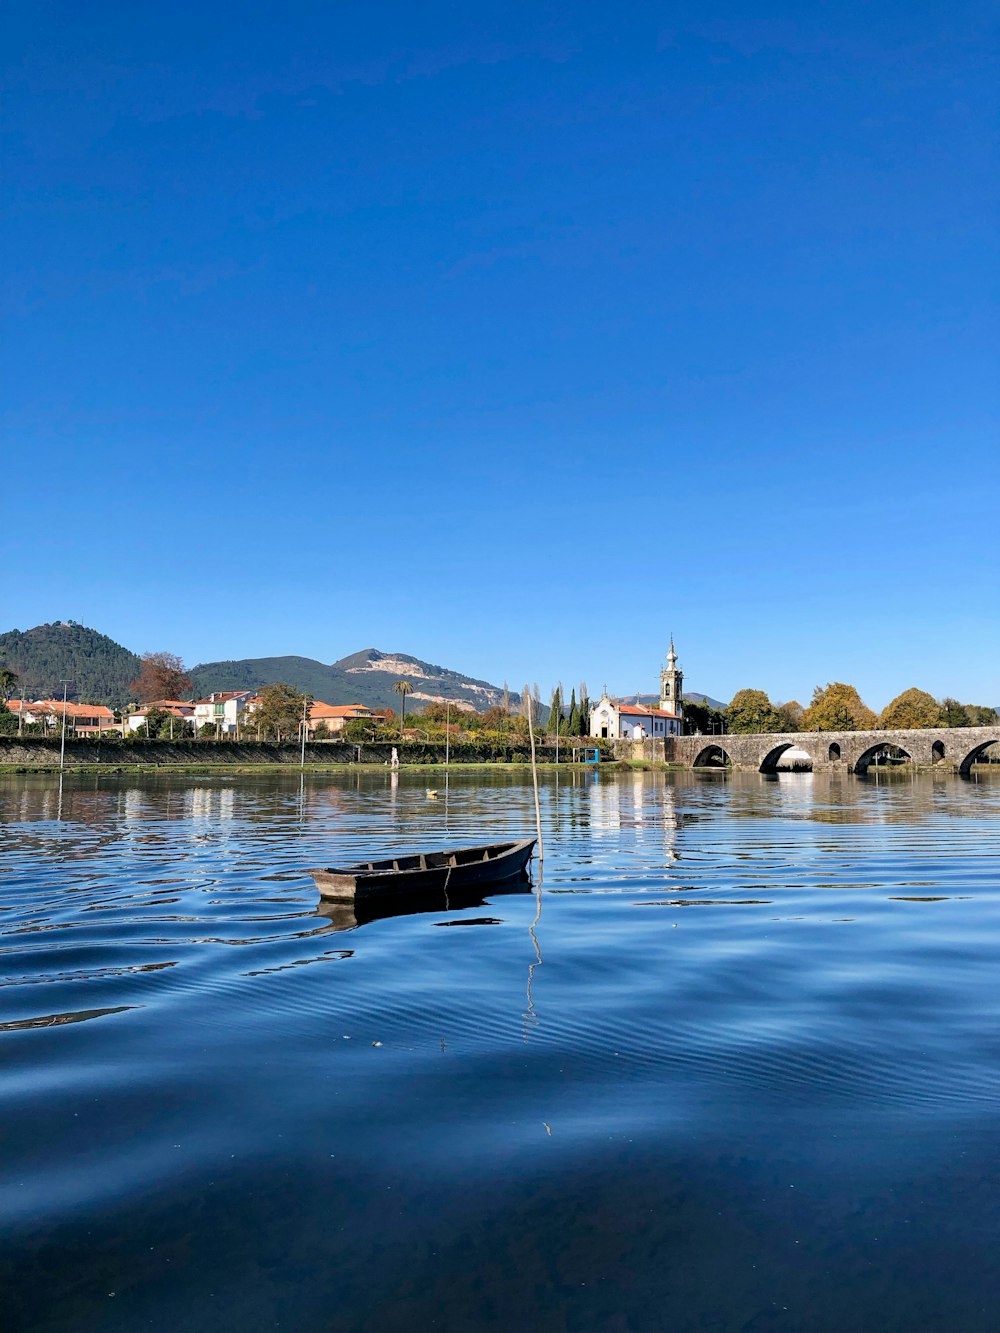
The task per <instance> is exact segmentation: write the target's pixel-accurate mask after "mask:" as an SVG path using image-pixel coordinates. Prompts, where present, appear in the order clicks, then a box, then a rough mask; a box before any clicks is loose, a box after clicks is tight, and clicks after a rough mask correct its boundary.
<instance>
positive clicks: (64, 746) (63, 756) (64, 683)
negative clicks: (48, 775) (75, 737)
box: [59, 680, 69, 770]
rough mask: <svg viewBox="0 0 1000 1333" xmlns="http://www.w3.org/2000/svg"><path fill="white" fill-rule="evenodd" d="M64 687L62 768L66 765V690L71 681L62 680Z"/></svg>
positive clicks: (60, 763)
mask: <svg viewBox="0 0 1000 1333" xmlns="http://www.w3.org/2000/svg"><path fill="white" fill-rule="evenodd" d="M62 687H63V720H62V741H61V742H60V745H59V768H60V770H62V769H63V768H65V766H66V691H67V690H68V689H69V681H68V680H64V681H62Z"/></svg>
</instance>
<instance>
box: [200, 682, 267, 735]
mask: <svg viewBox="0 0 1000 1333" xmlns="http://www.w3.org/2000/svg"><path fill="white" fill-rule="evenodd" d="M257 697H258V696H257V694H256V692H255V691H254V690H216V691H214V692H213V693H212V694H210V695H209V696H208V698H207V699H197V700H196V701H195V702H194V703H193V704H190V705H185V707H191V708H193V709H194V713H193V724H194V729H195V731H200V730H201V728H202V727H205V726H209V727H215V728H216V730H217V732H218V734H219V735H220V736H233V735H235V734H236V728H237V726H238V724H239V723H241V722H243V721H244V720H245V719H244V716H243V714H244V713H245V712H246V710H247V708H248V707H249V708H250V709H251V711H252V708H253V705H254V704H255V703H256V701H257Z"/></svg>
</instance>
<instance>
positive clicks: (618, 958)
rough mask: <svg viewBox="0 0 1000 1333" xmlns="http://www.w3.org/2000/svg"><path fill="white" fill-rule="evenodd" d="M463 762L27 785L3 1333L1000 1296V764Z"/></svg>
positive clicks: (938, 1301)
mask: <svg viewBox="0 0 1000 1333" xmlns="http://www.w3.org/2000/svg"><path fill="white" fill-rule="evenodd" d="M433 780H434V781H436V782H437V783H438V784H439V794H438V796H437V797H436V798H434V797H431V796H429V795H428V793H427V790H426V783H427V778H426V777H425V776H422V775H420V774H418V773H403V774H402V775H400V776H399V777H398V778H393V777H392V776H391V775H390V774H389V773H387V772H382V771H377V772H376V771H365V772H357V773H350V774H345V775H342V776H341V775H319V774H307V775H306V776H305V778H304V780H300V778H299V775H298V773H293V774H278V775H266V776H265V775H261V776H259V777H232V778H221V777H212V778H190V777H180V776H162V775H159V776H148V777H133V776H125V775H123V776H116V775H102V776H100V777H84V776H78V777H75V778H72V777H67V778H66V780H65V782H64V784H63V786H62V788H60V785H59V782H58V779H56V778H50V777H10V778H3V779H0V818H2V825H0V1071H2V1079H0V1130H2V1140H0V1142H2V1158H0V1224H2V1231H0V1287H2V1292H3V1295H2V1302H3V1307H2V1309H3V1312H2V1316H0V1327H2V1328H3V1330H4V1333H28V1331H29V1330H30V1333H56V1331H57V1330H58V1333H63V1331H66V1333H69V1331H72V1333H98V1331H99V1333H134V1331H135V1330H156V1331H157V1333H158V1331H159V1330H163V1331H164V1333H166V1331H167V1330H170V1333H178V1331H180V1333H203V1331H204V1333H208V1331H209V1330H212V1333H217V1331H218V1330H219V1329H239V1330H240V1333H258V1330H271V1329H282V1330H292V1331H293V1333H340V1331H346V1330H374V1331H375V1333H396V1331H397V1330H398V1331H400V1333H402V1330H420V1329H440V1330H447V1331H448V1333H451V1331H452V1330H462V1331H464V1330H477V1329H497V1330H526V1331H527V1333H532V1331H533V1330H541V1331H542V1333H549V1330H552V1331H553V1333H555V1331H557V1330H558V1331H559V1333H589V1331H590V1330H601V1333H646V1330H649V1333H686V1331H687V1330H712V1331H713V1333H730V1330H732V1331H734V1333H735V1331H745V1333H750V1331H751V1330H752V1331H753V1333H847V1331H851V1333H893V1331H894V1330H898V1331H899V1333H922V1331H924V1330H934V1331H935V1333H938V1331H941V1333H944V1331H945V1330H947V1331H948V1333H978V1331H979V1330H983V1333H986V1331H987V1330H989V1333H994V1331H995V1330H996V1329H997V1328H998V1327H1000V1234H998V1231H1000V1228H998V1222H1000V1203H998V1180H997V1167H998V1164H1000V1163H998V1147H1000V1132H998V1121H997V1113H998V1106H1000V984H998V982H1000V976H998V942H1000V780H998V779H997V778H996V777H992V776H988V777H985V778H983V779H981V780H978V781H976V780H962V779H959V778H955V777H948V776H938V775H926V776H920V777H911V778H906V777H902V778H900V777H895V778H894V779H893V780H890V781H881V782H880V781H876V780H868V779H860V778H859V779H855V778H853V777H848V776H825V775H821V774H817V775H810V774H801V775H782V776H781V777H780V778H766V777H763V776H758V775H749V776H745V777H741V776H739V775H736V776H732V777H726V776H725V775H721V774H719V775H710V774H706V775H703V776H697V775H691V774H676V775H673V774H653V773H636V774H632V773H606V772H601V773H600V774H597V773H586V774H585V773H578V772H564V773H560V774H559V775H558V777H557V776H556V775H554V774H552V773H547V774H546V775H545V776H544V780H543V784H542V792H541V805H542V817H543V826H544V830H545V838H546V856H545V861H544V870H543V875H542V880H541V884H540V885H535V886H531V887H530V888H529V889H528V891H525V892H521V893H515V894H496V895H494V896H488V897H487V898H486V900H485V902H484V903H482V904H481V905H478V906H472V907H467V908H464V909H463V910H457V911H452V912H430V913H423V914H413V915H408V916H397V917H391V918H386V919H382V920H373V921H369V922H367V923H366V924H363V925H361V926H358V927H356V928H354V929H341V928H340V927H341V926H343V925H344V924H345V923H344V922H343V921H342V920H338V919H334V918H333V917H331V916H330V915H323V914H322V913H321V912H320V911H318V910H317V903H318V900H317V893H316V890H315V886H314V885H313V882H312V880H311V878H310V877H309V875H308V873H307V868H308V867H310V866H316V865H326V864H331V863H335V862H338V861H339V862H344V861H350V860H354V859H358V858H359V857H360V856H361V854H362V853H368V854H370V853H372V852H381V851H383V850H386V849H390V848H420V847H423V848H432V847H437V846H447V845H463V844H467V843H470V842H485V841H489V840H491V839H495V838H500V837H505V836H510V835H514V834H518V833H525V834H530V833H531V832H532V828H533V821H534V813H533V803H532V793H531V787H530V783H526V782H525V780H524V778H523V776H522V775H520V774H519V773H515V772H511V771H508V770H499V771H497V772H496V773H490V772H488V771H487V772H484V771H482V770H480V771H476V772H468V773H464V774H463V773H461V772H459V773H455V772H453V773H452V777H451V781H450V784H449V787H448V791H447V794H446V793H445V791H444V790H443V788H442V787H441V784H442V782H443V779H442V777H441V775H440V772H438V773H436V774H435V775H434V778H433ZM536 879H537V866H536ZM459 927H461V928H459Z"/></svg>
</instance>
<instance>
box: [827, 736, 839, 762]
mask: <svg viewBox="0 0 1000 1333" xmlns="http://www.w3.org/2000/svg"><path fill="white" fill-rule="evenodd" d="M826 757H827V759H828V760H829V762H830V763H831V764H835V763H837V761H838V760H839V759H840V746H839V745H838V744H837V742H836V741H831V742H830V748H829V749H828V750H827V752H826Z"/></svg>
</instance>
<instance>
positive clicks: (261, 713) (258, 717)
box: [246, 682, 312, 741]
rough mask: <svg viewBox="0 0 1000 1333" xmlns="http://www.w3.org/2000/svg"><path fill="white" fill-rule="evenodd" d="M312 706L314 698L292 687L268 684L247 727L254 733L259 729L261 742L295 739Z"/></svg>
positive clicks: (261, 693)
mask: <svg viewBox="0 0 1000 1333" xmlns="http://www.w3.org/2000/svg"><path fill="white" fill-rule="evenodd" d="M311 703H312V695H310V694H300V693H299V691H298V690H296V689H293V687H292V686H291V685H285V684H283V683H280V682H279V683H277V684H274V685H265V686H264V688H263V689H262V690H261V691H260V702H259V703H258V704H257V706H256V707H255V708H254V710H253V712H252V713H251V714H250V716H249V717H248V718H247V722H246V725H247V727H248V728H249V729H251V730H252V729H253V728H255V727H256V728H259V729H260V736H261V739H262V740H277V741H287V740H293V739H294V738H295V737H296V736H298V735H300V731H299V728H300V727H301V726H302V715H303V711H304V710H306V709H308V706H309V704H311Z"/></svg>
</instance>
